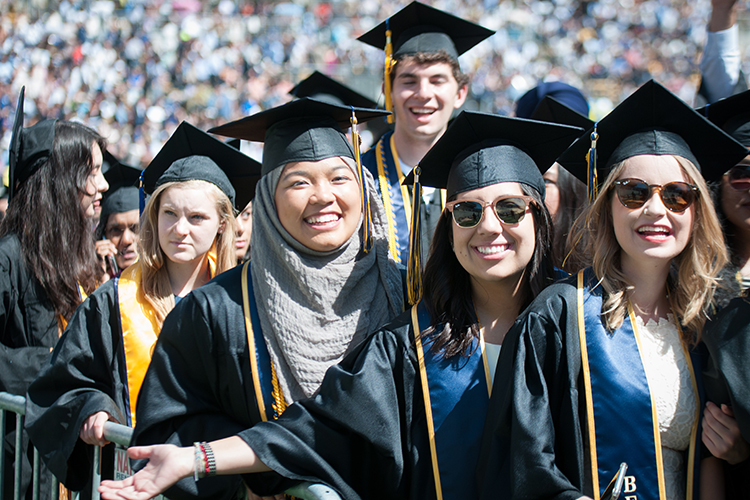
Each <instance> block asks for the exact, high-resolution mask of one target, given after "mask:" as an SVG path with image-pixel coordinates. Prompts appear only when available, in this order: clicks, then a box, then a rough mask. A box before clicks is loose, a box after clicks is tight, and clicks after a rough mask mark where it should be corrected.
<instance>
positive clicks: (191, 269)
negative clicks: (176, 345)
mask: <svg viewBox="0 0 750 500" xmlns="http://www.w3.org/2000/svg"><path fill="white" fill-rule="evenodd" d="M255 165H256V164H255V162H254V161H253V160H252V159H250V158H248V157H247V156H245V155H243V154H241V153H239V152H238V151H236V150H234V149H232V148H231V147H230V146H227V145H225V144H224V143H222V142H221V141H219V140H217V139H215V138H214V137H212V136H210V135H208V134H206V133H205V132H202V131H200V130H198V129H196V128H195V127H193V126H191V125H190V124H188V123H183V124H182V125H181V126H180V127H178V129H177V130H176V131H175V133H174V134H173V136H172V138H170V140H169V141H168V142H167V143H166V144H165V146H164V147H163V148H162V150H161V151H160V153H159V154H158V155H157V156H156V158H154V160H153V161H152V162H151V164H150V165H149V167H148V168H147V169H146V170H145V172H144V173H143V180H144V191H145V192H146V193H147V194H150V195H151V196H150V197H149V199H148V201H147V203H146V206H145V209H144V213H143V224H142V227H141V231H140V244H139V245H138V248H139V254H140V258H139V259H138V261H137V262H136V263H135V264H133V265H132V266H130V267H128V268H126V269H125V270H124V271H123V272H122V274H121V276H120V277H119V278H117V279H114V280H109V281H108V282H106V283H105V284H103V285H101V286H100V287H99V288H98V289H97V290H96V291H95V292H94V293H93V294H92V295H91V296H89V298H88V299H87V300H86V301H85V302H84V303H83V304H82V305H81V307H79V308H78V310H77V311H76V313H75V314H74V315H73V318H72V319H71V321H70V323H69V324H68V327H67V329H66V331H65V333H64V335H63V336H62V338H61V339H60V342H59V343H58V345H57V346H56V348H55V351H54V352H53V355H52V359H51V361H50V362H49V364H48V365H47V366H46V367H44V369H43V370H42V372H41V373H40V374H39V376H38V377H37V379H36V380H35V381H34V383H33V384H32V385H31V386H30V387H29V391H28V397H27V403H26V429H27V430H28V432H29V436H30V438H31V440H32V442H33V443H34V444H35V446H36V447H37V449H38V450H39V452H40V453H41V457H42V460H43V461H44V462H45V464H47V466H48V467H49V469H50V470H51V471H52V472H53V473H54V474H55V475H56V476H57V477H58V478H59V479H60V481H61V482H62V483H63V484H64V485H66V486H67V487H68V488H70V489H71V490H74V491H78V490H82V489H83V488H84V486H86V484H87V483H88V482H89V480H90V476H91V463H90V461H91V459H92V455H91V448H90V447H89V446H86V445H87V444H88V445H98V446H103V445H105V444H107V443H108V442H107V441H106V440H105V439H104V437H103V426H104V422H106V421H108V420H113V421H116V422H119V423H121V424H123V425H129V426H133V425H135V423H136V412H135V408H136V406H135V403H136V400H137V398H138V392H139V388H140V386H141V383H142V381H143V377H144V375H145V373H146V368H147V367H148V364H149V360H150V357H151V350H152V347H153V344H154V343H155V342H156V339H157V338H158V336H159V331H160V329H161V326H162V323H163V322H164V318H165V317H166V316H167V314H168V313H169V311H171V310H172V309H173V308H174V305H175V303H176V302H178V301H179V300H181V299H182V298H183V297H185V296H186V295H187V294H188V293H190V292H191V291H192V290H194V289H196V288H198V287H199V286H201V285H203V284H204V283H206V282H208V281H209V280H210V279H211V278H212V277H214V276H215V275H217V274H219V273H221V272H223V271H225V270H227V269H230V268H232V267H234V265H235V260H234V231H233V228H234V215H233V203H234V201H235V197H236V194H235V188H234V184H237V185H239V183H238V182H239V179H242V178H243V177H251V176H253V175H254V174H257V172H256V171H254V170H253V168H254V167H255ZM241 199H242V198H241ZM109 463H111V461H110V462H109Z"/></svg>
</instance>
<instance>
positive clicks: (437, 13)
mask: <svg viewBox="0 0 750 500" xmlns="http://www.w3.org/2000/svg"><path fill="white" fill-rule="evenodd" d="M388 30H390V31H391V40H392V41H393V57H394V58H395V57H397V56H400V55H405V54H416V53H419V52H438V51H440V50H444V51H446V52H447V53H448V55H449V56H451V57H452V58H454V59H458V56H460V55H461V54H463V53H464V52H466V51H467V50H469V49H470V48H472V47H473V46H475V45H476V44H478V43H479V42H481V41H482V40H484V39H485V38H488V37H489V36H491V35H492V34H494V33H495V32H494V31H492V30H489V29H487V28H484V27H482V26H479V25H478V24H474V23H472V22H469V21H466V20H464V19H461V18H460V17H456V16H454V15H451V14H448V13H447V12H443V11H442V10H438V9H436V8H434V7H430V6H429V5H425V4H423V3H419V2H412V3H410V4H409V5H407V6H406V7H404V8H403V9H401V10H400V11H398V12H396V13H395V14H393V15H392V16H391V17H389V18H388V19H386V20H385V21H383V22H382V23H380V24H378V25H377V26H375V27H374V28H373V29H371V30H370V31H368V32H367V33H365V34H364V35H362V36H360V37H359V38H357V40H359V41H361V42H364V43H366V44H368V45H372V46H373V47H376V48H378V49H383V50H386V51H387V44H388V40H387V36H386V31H388Z"/></svg>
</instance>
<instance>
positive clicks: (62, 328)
mask: <svg viewBox="0 0 750 500" xmlns="http://www.w3.org/2000/svg"><path fill="white" fill-rule="evenodd" d="M76 285H77V286H78V295H80V296H81V304H83V301H84V300H86V299H87V298H88V295H86V292H85V291H84V290H83V287H82V286H81V284H80V283H76ZM58 317H59V319H60V322H59V323H58V324H57V337H58V338H60V337H61V336H62V334H63V331H65V328H67V326H68V320H67V319H65V317H64V316H63V315H62V314H60V315H58ZM52 349H54V348H53V347H50V348H49V350H50V351H52Z"/></svg>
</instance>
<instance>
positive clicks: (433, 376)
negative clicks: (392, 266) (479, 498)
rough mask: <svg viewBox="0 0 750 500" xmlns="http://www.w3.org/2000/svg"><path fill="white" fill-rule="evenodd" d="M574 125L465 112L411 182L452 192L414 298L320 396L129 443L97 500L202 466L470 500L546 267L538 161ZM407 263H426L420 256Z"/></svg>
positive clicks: (352, 491)
mask: <svg viewBox="0 0 750 500" xmlns="http://www.w3.org/2000/svg"><path fill="white" fill-rule="evenodd" d="M579 132H580V130H579V129H577V128H574V127H565V126H557V125H552V124H542V123H538V122H532V121H529V120H520V119H514V118H506V117H500V116H494V115H487V114H483V113H472V112H464V113H462V114H461V115H460V116H459V117H458V118H457V119H456V120H455V122H454V123H453V124H452V125H451V127H450V128H449V130H448V131H447V132H446V133H445V135H444V136H443V137H442V138H441V139H440V141H439V142H438V143H437V144H436V145H435V147H434V149H433V150H431V151H430V152H429V153H428V154H427V155H426V156H425V158H424V160H423V161H422V163H421V165H422V166H421V167H420V168H421V169H422V174H421V175H420V176H419V177H418V178H417V179H416V180H418V181H420V182H424V184H425V185H428V186H432V187H437V188H447V197H448V200H449V201H448V203H447V205H446V210H445V211H444V212H443V213H442V215H441V217H440V221H439V222H438V225H437V229H436V233H435V237H434V238H435V239H434V240H433V243H432V250H431V255H430V258H429V260H428V262H427V265H426V267H425V271H424V273H425V276H424V299H423V300H421V301H419V300H418V299H419V297H418V293H419V286H416V287H414V288H411V287H410V289H411V291H412V292H416V293H417V296H416V297H415V296H414V295H411V297H412V298H416V299H417V301H418V303H417V305H415V306H413V307H412V308H411V309H410V310H409V311H407V312H405V313H404V314H402V315H400V316H399V317H397V318H396V319H394V320H393V321H392V322H391V323H390V324H388V325H386V326H385V327H383V328H382V329H380V330H378V331H376V332H375V333H373V334H372V335H370V336H369V337H368V338H367V339H366V340H365V341H364V342H363V343H362V344H360V345H359V346H358V347H357V348H356V349H355V350H353V351H352V352H351V353H350V354H349V355H348V356H347V357H346V358H345V359H344V360H343V361H342V362H341V363H339V364H338V365H335V366H333V367H331V368H330V369H329V370H328V372H327V373H326V377H325V378H324V380H323V383H322V385H321V387H320V389H319V390H318V391H317V393H316V395H315V396H314V397H313V398H311V399H305V400H302V401H298V402H297V403H295V404H294V405H292V406H290V407H289V408H288V409H287V410H286V412H285V413H284V414H283V415H282V416H281V417H280V418H279V420H278V421H277V422H276V423H271V422H267V423H261V424H258V425H256V426H254V427H252V428H250V429H248V430H245V431H242V432H240V433H239V434H238V435H236V436H233V437H230V438H227V439H223V440H219V441H214V442H212V443H201V444H200V445H199V446H197V447H196V448H195V449H193V448H177V447H174V446H166V447H164V446H153V447H145V448H135V449H132V451H131V454H132V456H133V457H137V458H149V459H150V462H149V464H148V465H146V468H145V469H143V470H142V471H141V472H139V473H138V474H136V476H135V477H134V478H133V479H130V480H128V481H126V482H125V483H119V484H114V485H113V484H111V483H110V484H109V485H106V484H105V485H103V487H104V489H105V490H106V493H105V497H106V498H115V497H118V495H121V496H122V497H124V498H146V497H149V496H152V495H153V494H154V493H155V492H157V491H159V490H161V489H163V488H164V487H167V486H169V484H170V483H171V482H174V481H175V480H178V479H180V478H181V477H184V476H186V475H187V474H190V473H191V472H192V471H193V465H194V464H198V467H199V471H200V472H199V474H198V475H199V476H203V475H204V472H206V473H208V475H212V474H216V473H218V474H236V473H245V472H258V471H262V470H267V468H268V467H270V468H271V469H272V470H274V471H276V472H277V473H279V474H281V475H282V476H284V477H286V478H290V479H294V480H314V481H322V482H324V483H326V484H329V485H331V486H333V487H334V488H335V489H337V490H338V491H339V493H340V494H342V496H344V497H345V498H411V499H420V498H425V499H430V498H455V499H457V498H472V497H473V495H475V494H476V491H475V487H474V483H473V481H472V480H471V478H472V477H473V474H474V468H475V465H476V462H477V457H478V449H479V438H480V435H481V428H482V423H483V421H484V414H485V409H486V406H487V402H488V399H489V394H490V391H491V388H492V372H493V371H494V365H495V360H496V359H497V355H498V352H499V350H500V344H501V343H502V342H503V336H504V335H505V332H506V331H507V330H508V329H509V328H510V326H511V325H512V324H513V321H514V320H515V318H516V316H517V315H518V314H519V313H520V311H521V310H522V309H523V307H525V305H526V304H528V303H529V302H530V301H531V299H532V298H533V296H534V295H535V294H537V293H539V291H540V290H542V289H543V288H544V287H545V286H546V285H547V284H548V283H549V282H550V279H551V275H552V265H551V262H550V261H549V259H548V258H547V250H548V248H549V246H548V243H549V241H550V239H551V238H550V236H551V224H550V219H549V214H548V212H547V210H546V208H545V206H544V202H543V198H544V181H543V180H542V176H541V173H540V168H542V166H547V165H550V164H552V162H553V160H554V158H555V156H556V155H557V154H558V153H559V152H560V151H562V150H563V149H564V148H565V147H566V146H567V145H568V144H570V142H571V140H572V139H573V138H574V137H576V134H577V133H579ZM415 177H416V176H415ZM417 189H418V188H417ZM417 199H420V197H419V196H417ZM413 213H418V207H416V209H414V212H413ZM413 238H414V240H415V241H419V235H418V234H416V235H414V236H413ZM411 266H412V267H411V269H410V272H411V271H418V270H419V269H421V264H420V263H419V261H418V259H416V260H415V261H414V262H412V263H411ZM410 274H411V273H410ZM410 281H411V283H410V285H411V286H413V285H418V284H419V280H418V279H416V277H415V276H412V279H410ZM501 383H504V382H501ZM248 446H249V447H248ZM204 452H206V453H208V452H210V459H209V461H208V462H206V461H205V460H204V458H205V456H204ZM195 460H197V462H196V461H195ZM204 463H206V464H207V465H208V466H207V468H205V471H204V468H201V467H202V465H201V464H204ZM244 479H245V481H246V483H247V484H248V485H249V486H250V488H251V489H252V490H253V491H254V492H255V493H257V494H273V493H278V491H279V488H278V485H275V484H273V485H272V484H270V483H269V482H268V481H267V480H268V476H267V475H252V476H245V477H244ZM199 483H200V481H199ZM112 486H118V487H121V488H123V489H122V490H121V491H117V492H116V491H110V490H108V489H107V488H111V487H112Z"/></svg>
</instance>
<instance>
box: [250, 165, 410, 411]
mask: <svg viewBox="0 0 750 500" xmlns="http://www.w3.org/2000/svg"><path fill="white" fill-rule="evenodd" d="M345 161H347V163H348V164H349V165H350V166H351V163H353V162H352V160H351V159H349V158H345ZM282 171H283V168H276V169H274V170H272V171H271V172H269V173H268V174H267V175H265V176H263V177H262V178H261V180H260V181H259V182H258V185H257V188H256V194H255V199H254V200H253V243H252V245H251V246H250V255H251V261H250V266H251V270H252V280H253V288H254V290H255V304H256V306H257V309H258V315H259V317H260V323H261V327H262V328H263V336H264V338H265V340H266V345H267V347H268V351H269V353H270V356H271V361H272V362H273V364H274V367H275V368H276V375H277V377H278V380H279V384H280V386H281V389H282V391H283V393H284V397H285V399H286V401H287V402H288V403H291V402H292V401H296V400H297V399H300V398H304V397H310V396H312V395H313V394H314V393H315V391H316V390H317V389H318V387H319V386H320V383H321V382H322V381H323V375H324V374H325V371H326V370H327V369H328V367H330V366H331V365H333V364H336V363H338V362H339V361H340V360H341V359H342V358H343V357H344V354H345V353H346V352H347V350H348V349H349V348H350V347H354V346H356V345H357V344H358V343H359V342H361V341H362V340H363V339H364V338H365V337H366V336H367V335H368V334H369V333H372V332H374V331H376V330H377V329H378V328H380V327H381V326H383V325H384V324H385V323H387V322H388V321H389V320H390V319H392V318H394V317H395V316H397V315H398V314H399V313H400V312H401V310H402V302H403V288H402V285H401V274H400V272H399V271H398V269H397V268H396V265H395V263H394V262H393V260H391V258H390V256H389V252H388V239H387V223H386V217H385V211H384V209H383V204H382V202H381V200H380V197H379V196H378V194H377V192H376V191H375V188H374V185H375V184H374V180H373V178H372V176H371V175H370V173H369V172H368V171H367V170H366V169H365V175H366V176H367V181H366V184H367V187H368V193H367V194H368V197H369V199H370V210H371V213H372V220H373V240H374V245H373V248H372V250H371V251H370V252H369V253H367V254H365V253H364V252H362V251H361V250H360V246H361V245H360V242H361V231H360V230H357V231H355V232H354V234H353V235H352V237H351V238H350V239H349V241H347V242H346V243H345V244H344V245H342V246H341V247H340V248H338V249H337V250H334V251H332V252H318V251H314V250H311V249H310V248H307V247H306V246H304V245H302V244H301V243H299V242H298V241H297V240H295V239H294V238H293V237H292V236H291V235H290V234H289V233H288V232H287V231H286V230H285V229H284V228H283V226H282V225H281V221H280V220H279V218H278V214H277V212H276V204H275V202H274V193H275V191H276V185H277V184H278V182H279V179H280V177H281V173H282Z"/></svg>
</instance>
